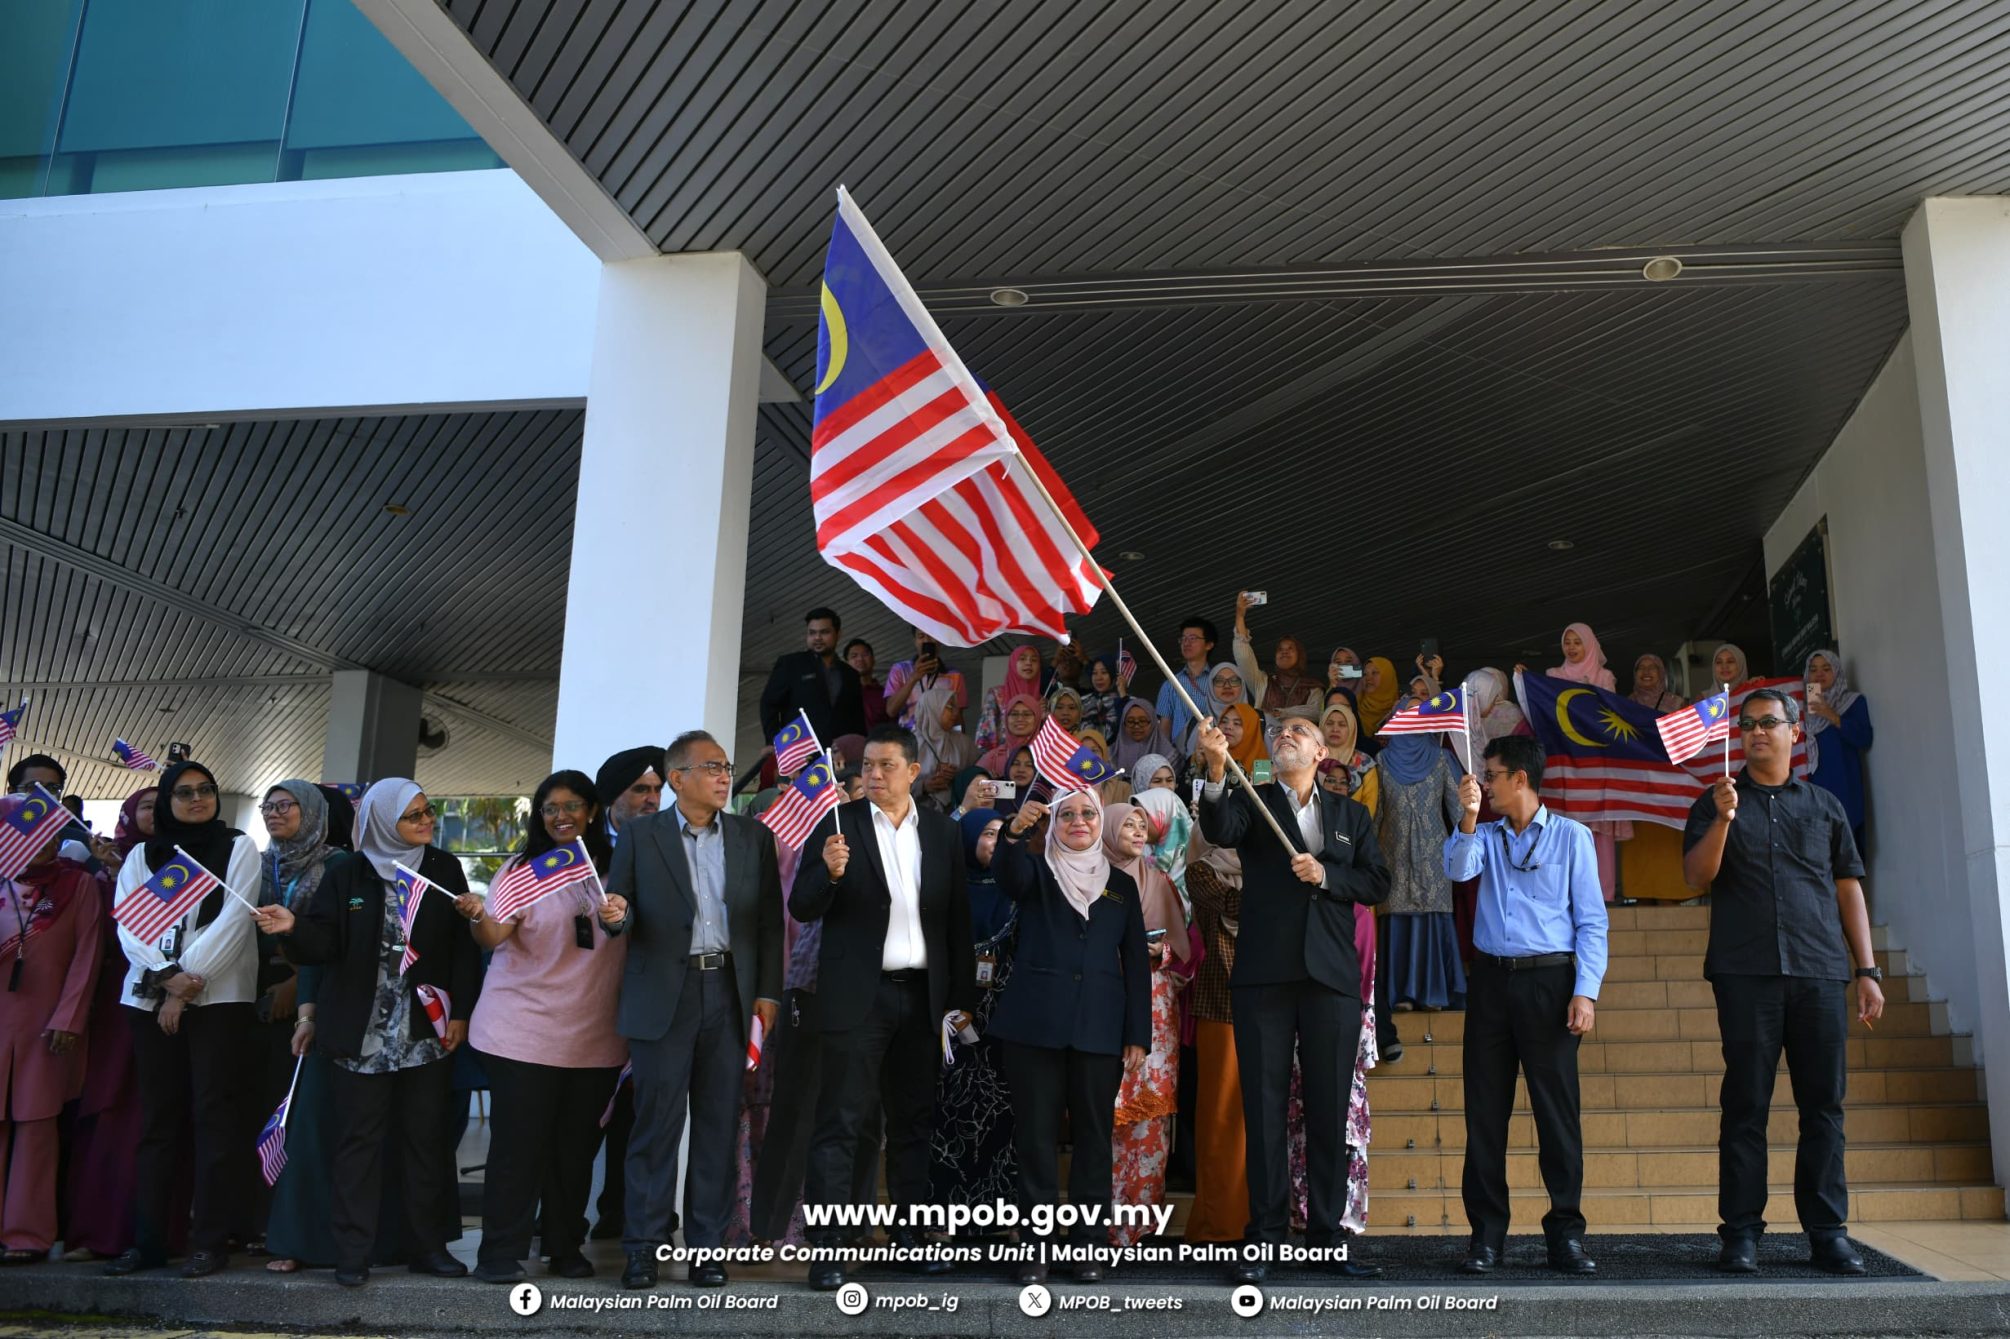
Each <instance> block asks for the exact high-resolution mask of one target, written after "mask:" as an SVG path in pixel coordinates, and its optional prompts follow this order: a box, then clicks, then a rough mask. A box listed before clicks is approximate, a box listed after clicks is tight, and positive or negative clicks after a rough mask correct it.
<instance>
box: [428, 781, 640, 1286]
mask: <svg viewBox="0 0 2010 1339" xmlns="http://www.w3.org/2000/svg"><path fill="white" fill-rule="evenodd" d="M573 842H584V843H585V848H586V853H587V855H588V856H589V857H590V858H591V859H592V861H593V866H594V869H595V870H596V871H597V872H600V873H605V871H606V866H607V862H608V860H609V858H610V857H611V856H612V854H613V850H612V848H611V847H609V845H608V843H607V838H606V835H605V825H604V824H603V823H602V822H601V821H600V800H599V796H598V792H597V791H596V790H595V789H594V784H593V781H592V779H591V778H590V777H588V776H587V775H586V774H585V773H583V772H574V771H559V772H553V773H552V774H551V775H550V776H548V777H546V778H545V779H544V780H543V781H541V782H539V783H538V787H537V793H536V794H535V795H533V796H532V797H531V802H530V824H529V827H528V830H527V831H526V832H525V833H524V840H523V849H522V850H520V851H519V852H518V853H517V854H516V855H514V856H512V857H511V858H510V860H509V862H508V863H507V864H505V865H504V866H503V867H502V869H499V870H497V871H496V878H498V879H500V878H502V877H503V875H504V874H505V873H506V872H508V871H509V870H510V869H511V868H513V867H515V866H518V865H521V864H523V863H526V862H528V861H532V860H535V859H537V858H538V857H539V856H541V855H543V854H544V853H545V852H547V851H550V850H552V849H553V848H555V847H559V846H566V845H569V844H571V843H573ZM599 888H600V885H599V884H598V882H585V883H575V884H573V885H572V886H571V887H568V888H561V889H559V890H558V891H557V892H555V893H552V894H550V895H549V896H546V897H543V898H540V899H539V900H537V901H536V902H533V903H531V904H530V905H529V906H527V907H525V908H523V909H522V910H521V911H518V912H516V913H514V914H513V915H511V916H508V917H496V916H483V917H481V918H480V919H478V920H476V921H474V922H473V923H472V927H471V930H472V933H473V935H474V942H475V943H476V944H477V945H479V946H480V947H481V948H482V949H483V950H485V951H487V952H488V953H490V954H491V955H492V956H491V957H490V958H489V968H488V972H487V974H486V975H485V976H484V977H483V978H482V990H481V1000H480V1002H479V1003H477V1004H476V1005H475V1009H474V1017H473V1018H472V1019H471V1020H470V1021H469V1024H468V1041H469V1043H470V1044H471V1045H472V1046H473V1047H474V1049H475V1051H476V1052H477V1053H478V1054H480V1056H481V1058H482V1068H483V1070H484V1071H485V1072H486V1073H487V1074H488V1078H489V1088H490V1090H491V1091H492V1093H493V1094H494V1103H495V1105H494V1109H493V1111H492V1113H491V1114H490V1117H489V1120H490V1125H489V1158H488V1173H487V1176H486V1179H485V1181H484V1183H483V1187H482V1244H481V1251H480V1253H479V1255H478V1257H477V1259H476V1264H475V1277H476V1278H478V1279H480V1280H482V1282H484V1283H515V1282H517V1281H519V1280H520V1279H522V1278H523V1276H524V1273H523V1267H522V1265H521V1264H520V1262H521V1261H522V1260H523V1259H524V1258H525V1257H526V1256H528V1255H529V1254H530V1238H531V1222H532V1218H533V1216H534V1215H536V1214H537V1212H538V1209H539V1206H540V1205H541V1206H542V1207H543V1224H544V1230H543V1232H542V1233H541V1234H540V1242H539V1245H540V1247H541V1250H542V1254H543V1255H545V1256H546V1257H547V1258H548V1259H550V1261H551V1272H552V1273H554V1274H556V1275H558V1276H560V1277H561V1278H568V1279H585V1278H592V1277H593V1266H592V1265H591V1264H590V1263H588V1262H587V1259H586V1256H585V1254H584V1253H583V1252H582V1251H581V1249H580V1248H581V1246H582V1245H583V1244H584V1240H585V1238H584V1229H585V1226H586V1200H587V1196H588V1194H589V1193H590V1192H591V1191H592V1188H593V1156H594V1152H595V1145H596V1144H597V1143H598V1142H599V1139H598V1136H599V1132H600V1113H601V1112H602V1111H604V1110H606V1109H607V1104H608V1102H609V1101H610V1100H611V1099H612V1098H613V1096H614V1083H615V1079H616V1077H617V1076H618V1075H619V1074H620V1073H621V1067H622V1065H624V1064H626V1063H627V1062H628V1044H627V1043H626V1042H625V1041H623V1040H622V1038H621V1036H620V1034H619V1033H618V1032H617V1031H616V1030H615V1024H614V1020H615V1012H616V1009H617V1007H618V1005H619V1004H620V996H621V973H622V967H623V964H625V963H626V962H627V961H628V941H627V940H626V939H625V938H623V937H621V936H619V935H610V934H609V933H608V932H607V930H606V929H605V927H604V926H603V925H602V923H601V922H602V921H603V920H604V917H603V916H602V915H601V909H602V908H603V907H604V906H605V905H606V903H605V901H604V899H603V897H602V895H601V893H600V891H599ZM442 909H444V904H442Z"/></svg>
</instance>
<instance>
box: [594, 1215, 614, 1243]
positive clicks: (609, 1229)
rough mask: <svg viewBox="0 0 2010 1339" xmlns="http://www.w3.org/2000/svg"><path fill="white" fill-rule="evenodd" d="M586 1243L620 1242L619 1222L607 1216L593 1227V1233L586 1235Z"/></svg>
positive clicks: (611, 1216) (612, 1216)
mask: <svg viewBox="0 0 2010 1339" xmlns="http://www.w3.org/2000/svg"><path fill="white" fill-rule="evenodd" d="M586 1239H587V1240H588V1241H620V1240H621V1220H620V1219H619V1218H617V1217H616V1216H614V1215H612V1214H609V1215H608V1216H607V1217H605V1218H602V1219H601V1220H600V1221H599V1222H597V1223H595V1224H594V1225H593V1231H591V1232H589V1233H587V1234H586Z"/></svg>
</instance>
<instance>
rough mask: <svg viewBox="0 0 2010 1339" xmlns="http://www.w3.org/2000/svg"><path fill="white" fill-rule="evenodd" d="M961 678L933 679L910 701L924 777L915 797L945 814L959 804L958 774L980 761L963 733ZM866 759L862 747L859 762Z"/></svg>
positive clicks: (941, 676)
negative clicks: (960, 694) (958, 699)
mask: <svg viewBox="0 0 2010 1339" xmlns="http://www.w3.org/2000/svg"><path fill="white" fill-rule="evenodd" d="M962 682H963V681H962V679H961V678H960V677H959V678H955V679H952V678H951V677H950V676H949V675H946V674H937V675H934V676H932V677H931V678H930V679H929V681H928V685H927V687H917V688H916V689H915V690H914V694H913V696H911V697H910V698H909V699H908V701H910V702H911V703H913V705H914V737H915V739H916V740H917V741H918V742H919V743H920V745H921V775H920V776H919V777H917V778H916V779H915V783H914V797H915V798H916V799H917V800H921V801H923V802H925V803H927V804H929V805H932V806H934V807H935V808H937V809H941V810H943V811H944V812H945V813H946V812H947V811H949V810H950V809H952V808H954V807H955V805H956V798H955V794H954V791H953V789H952V783H953V782H954V781H955V779H956V774H957V773H958V772H960V771H962V770H963V769H964V768H966V767H968V766H970V765H971V764H972V763H974V762H976V761H977V744H976V742H975V741H974V740H972V739H971V738H970V736H969V735H967V734H965V733H963V707H962V704H961V703H959V702H958V701H957V700H956V698H957V692H958V690H959V689H960V688H961V687H962ZM864 756H865V749H864V747H863V746H861V747H860V749H859V757H857V758H849V759H847V761H848V762H853V763H856V762H858V761H860V760H861V759H863V758H864Z"/></svg>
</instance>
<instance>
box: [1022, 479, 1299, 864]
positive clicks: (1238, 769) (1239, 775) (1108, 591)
mask: <svg viewBox="0 0 2010 1339" xmlns="http://www.w3.org/2000/svg"><path fill="white" fill-rule="evenodd" d="M1012 460H1013V463H1015V464H1016V465H1018V467H1019V468H1020V469H1021V470H1022V471H1024V472H1025V475H1026V477H1027V478H1028V479H1030V480H1031V481H1032V483H1033V487H1034V489H1035V490H1037V491H1038V492H1039V494H1040V500H1041V501H1043V502H1045V503H1046V504H1047V509H1048V510H1049V511H1051V512H1053V513H1054V519H1055V520H1057V521H1059V522H1060V523H1061V528H1062V529H1063V530H1065V531H1067V532H1068V538H1069V540H1070V541H1072V542H1073V543H1074V545H1075V551H1076V552H1077V553H1079V554H1081V555H1082V561H1083V562H1085V563H1087V564H1088V565H1089V571H1091V572H1092V573H1094V574H1095V577H1096V584H1097V585H1099V586H1101V587H1102V588H1103V593H1104V594H1105V595H1107V596H1109V597H1110V603H1111V604H1114V605H1115V606H1116V607H1117V612H1118V613H1119V614H1121V615H1123V619H1124V622H1126V623H1128V624H1130V627H1131V631H1132V632H1135V633H1136V634H1137V635H1138V640H1139V641H1140V642H1142V643H1144V648H1145V654H1146V655H1148V656H1150V657H1151V658H1152V663H1153V664H1154V665H1156V666H1158V668H1159V673H1161V674H1163V675H1165V676H1166V682H1167V683H1169V684H1171V685H1172V690H1173V691H1174V692H1175V693H1178V694H1179V700H1180V701H1182V702H1184V703H1186V709H1187V710H1188V711H1190V712H1192V713H1193V715H1194V718H1195V719H1196V720H1201V719H1206V717H1207V713H1205V712H1203V711H1202V710H1201V709H1200V708H1199V707H1198V706H1197V705H1195V703H1194V700H1193V698H1192V697H1191V696H1189V695H1188V693H1187V691H1186V685H1185V684H1183V683H1181V682H1180V680H1179V676H1178V675H1177V674H1174V673H1173V671H1172V666H1170V665H1168V664H1166V662H1165V657H1164V656H1161V655H1160V654H1159V648H1158V647H1157V646H1156V645H1155V644H1154V643H1153V642H1152V639H1151V638H1150V637H1148V636H1146V635H1145V630H1144V627H1143V625H1141V624H1140V623H1139V622H1138V619H1137V615H1135V614H1133V613H1132V612H1131V607H1130V606H1129V605H1127V604H1125V603H1124V597H1123V596H1121V595H1119V594H1117V588H1116V587H1115V586H1113V585H1111V584H1110V578H1109V577H1108V576H1107V575H1106V574H1105V573H1104V571H1103V565H1102V564H1101V563H1099V562H1097V561H1096V555H1095V554H1093V553H1090V552H1089V546H1088V545H1087V544H1084V543H1083V542H1082V537H1081V536H1080V535H1079V534H1076V533H1075V525H1074V522H1072V521H1070V520H1069V519H1068V515H1067V513H1066V512H1064V511H1062V510H1061V504H1060V503H1058V502H1056V501H1054V495H1053V494H1052V493H1050V492H1048V491H1047V485H1046V484H1045V483H1044V482H1042V481H1041V478H1040V472H1039V471H1038V470H1036V469H1034V468H1033V467H1032V466H1031V465H1028V464H1027V463H1026V458H1025V456H1023V455H1022V454H1020V453H1019V452H1018V451H1014V452H1013V453H1012ZM1228 770H1229V771H1230V773H1232V774H1233V775H1234V777H1235V779H1236V780H1237V781H1240V782H1241V783H1242V784H1243V785H1244V786H1245V787H1246V788H1248V789H1249V790H1250V791H1251V797H1252V798H1254V792H1255V789H1256V788H1255V785H1254V783H1252V782H1251V781H1250V779H1249V777H1248V775H1247V774H1246V773H1244V771H1243V770H1242V764H1240V763H1238V762H1236V760H1235V759H1234V758H1233V757H1231V758H1229V759H1228ZM1256 812H1257V813H1259V814H1261V815H1263V821H1264V822H1265V823H1268V824H1269V825H1270V830H1271V831H1272V832H1274V833H1276V834H1277V840H1278V841H1279V842H1281V843H1282V844H1283V846H1284V849H1285V850H1287V851H1291V852H1294V853H1295V852H1296V851H1297V850H1298V847H1297V846H1296V845H1294V844H1293V843H1292V841H1291V839H1290V838H1289V837H1287V836H1285V835H1284V827H1283V825H1282V824H1280V823H1279V822H1278V821H1277V815H1275V814H1273V813H1271V812H1270V806H1269V805H1267V804H1258V805H1257V806H1256Z"/></svg>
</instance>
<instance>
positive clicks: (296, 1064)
mask: <svg viewBox="0 0 2010 1339" xmlns="http://www.w3.org/2000/svg"><path fill="white" fill-rule="evenodd" d="M306 1060H307V1056H306V1055H305V1054H304V1053H303V1054H301V1055H296V1056H294V1057H293V1081H292V1082H291V1083H289V1084H287V1085H286V1100H285V1101H284V1102H282V1103H281V1104H280V1105H281V1106H282V1107H284V1108H285V1110H286V1114H285V1115H284V1116H281V1117H280V1118H279V1128H280V1129H282V1130H283V1129H285V1128H286V1122H288V1121H290V1120H292V1119H293V1090H294V1089H295V1088H298V1087H299V1086H300V1066H301V1065H303V1064H304V1063H306Z"/></svg>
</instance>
